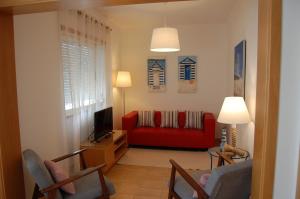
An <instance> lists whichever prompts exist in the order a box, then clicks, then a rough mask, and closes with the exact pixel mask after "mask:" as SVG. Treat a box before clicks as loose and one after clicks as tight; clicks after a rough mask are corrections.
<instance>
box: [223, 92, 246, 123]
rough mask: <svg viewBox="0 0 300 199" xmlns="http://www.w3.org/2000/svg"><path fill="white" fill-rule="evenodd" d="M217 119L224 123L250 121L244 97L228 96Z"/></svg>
mask: <svg viewBox="0 0 300 199" xmlns="http://www.w3.org/2000/svg"><path fill="white" fill-rule="evenodd" d="M217 121H218V122H219V123H223V124H245V123H248V122H250V117H249V112H248V109H247V106H246V103H245V101H244V99H243V98H242V97H226V98H225V99H224V102H223V105H222V108H221V111H220V114H219V117H218V120H217Z"/></svg>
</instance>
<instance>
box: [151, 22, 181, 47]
mask: <svg viewBox="0 0 300 199" xmlns="http://www.w3.org/2000/svg"><path fill="white" fill-rule="evenodd" d="M150 50H151V51H154V52H176V51H180V44H179V38H178V31H177V29H176V28H170V27H162V28H155V29H154V30H153V33H152V39H151V47H150Z"/></svg>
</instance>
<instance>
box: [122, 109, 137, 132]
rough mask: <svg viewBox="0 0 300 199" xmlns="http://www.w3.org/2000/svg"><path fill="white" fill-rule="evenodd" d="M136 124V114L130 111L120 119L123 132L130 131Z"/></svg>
mask: <svg viewBox="0 0 300 199" xmlns="http://www.w3.org/2000/svg"><path fill="white" fill-rule="evenodd" d="M137 122H138V112H137V111H132V112H130V113H127V114H126V115H124V116H123V117H122V129H123V130H127V131H129V130H132V129H134V128H135V127H136V125H137Z"/></svg>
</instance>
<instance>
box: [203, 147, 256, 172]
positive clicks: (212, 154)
mask: <svg viewBox="0 0 300 199" xmlns="http://www.w3.org/2000/svg"><path fill="white" fill-rule="evenodd" d="M241 150H243V151H245V152H246V155H245V156H239V155H235V156H233V157H232V159H233V160H238V159H244V160H247V159H248V158H249V156H250V153H249V152H248V151H246V150H244V149H241ZM207 152H208V154H209V156H210V170H212V167H213V157H216V158H219V155H218V153H217V152H221V148H220V147H219V146H216V147H213V148H209V149H208V151H207Z"/></svg>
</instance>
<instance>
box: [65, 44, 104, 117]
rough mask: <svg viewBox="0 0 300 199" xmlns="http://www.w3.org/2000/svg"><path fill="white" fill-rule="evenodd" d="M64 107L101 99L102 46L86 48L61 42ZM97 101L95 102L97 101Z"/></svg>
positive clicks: (91, 103)
mask: <svg viewBox="0 0 300 199" xmlns="http://www.w3.org/2000/svg"><path fill="white" fill-rule="evenodd" d="M61 54H62V64H63V76H64V99H65V110H66V111H70V110H74V109H76V108H81V107H86V106H90V105H96V107H98V108H99V107H100V108H101V107H102V106H103V104H104V102H105V93H106V88H105V86H106V85H105V76H103V74H104V71H105V64H104V63H105V60H104V57H105V56H104V50H103V49H102V47H100V46H97V47H96V48H95V46H93V47H89V46H88V45H80V44H78V43H76V42H73V41H65V40H63V41H62V42H61ZM97 103H98V104H97Z"/></svg>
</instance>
